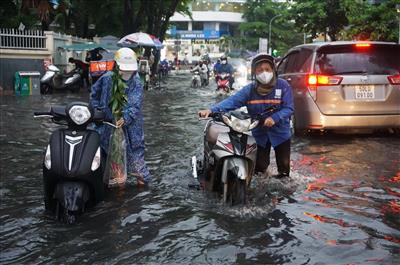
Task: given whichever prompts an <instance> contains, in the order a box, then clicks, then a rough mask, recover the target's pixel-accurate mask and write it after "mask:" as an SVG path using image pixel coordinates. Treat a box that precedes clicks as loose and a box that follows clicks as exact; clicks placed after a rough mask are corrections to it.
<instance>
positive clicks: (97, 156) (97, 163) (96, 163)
mask: <svg viewBox="0 0 400 265" xmlns="http://www.w3.org/2000/svg"><path fill="white" fill-rule="evenodd" d="M100 161H101V156H100V147H99V148H97V151H96V154H95V155H94V158H93V162H92V167H91V169H92V171H96V170H97V169H98V168H99V167H100Z"/></svg>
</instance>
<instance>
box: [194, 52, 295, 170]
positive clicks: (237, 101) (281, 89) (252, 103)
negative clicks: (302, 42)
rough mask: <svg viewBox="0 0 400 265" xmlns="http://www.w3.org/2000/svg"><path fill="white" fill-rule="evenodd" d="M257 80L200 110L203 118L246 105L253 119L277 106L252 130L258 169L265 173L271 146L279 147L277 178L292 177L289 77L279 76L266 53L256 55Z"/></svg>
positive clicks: (253, 66) (254, 73)
mask: <svg viewBox="0 0 400 265" xmlns="http://www.w3.org/2000/svg"><path fill="white" fill-rule="evenodd" d="M251 75H252V79H253V82H252V83H250V84H248V85H246V86H245V87H243V88H242V89H241V90H239V91H238V92H237V93H236V94H235V95H232V96H230V97H229V98H227V99H225V100H223V101H222V102H220V103H218V104H216V105H214V106H212V107H211V108H210V109H208V110H201V111H199V113H198V114H199V116H200V117H208V115H209V114H210V113H212V112H228V111H231V110H235V109H237V108H240V107H243V106H246V107H247V110H248V112H249V114H250V115H251V117H252V118H256V117H257V116H258V115H259V114H262V113H263V112H264V111H265V110H266V109H268V108H270V107H272V106H275V107H276V108H277V110H276V111H275V112H274V113H273V114H272V115H270V116H269V117H267V118H266V119H265V120H264V121H263V124H262V125H261V126H258V127H256V128H255V129H253V130H252V134H253V136H254V138H255V140H256V142H257V147H258V149H257V162H256V172H265V171H266V170H267V168H268V166H269V164H270V149H271V146H272V147H273V148H274V150H275V156H276V163H277V166H278V174H277V175H275V176H274V177H276V178H282V177H288V176H289V173H290V137H291V132H290V122H289V120H290V117H291V115H292V114H293V110H294V106H293V96H292V88H291V87H290V85H289V83H287V82H286V81H285V80H283V79H280V78H278V76H277V73H276V70H275V63H274V58H273V57H272V56H270V55H268V54H266V53H260V54H258V55H256V56H255V57H254V58H253V60H252V62H251Z"/></svg>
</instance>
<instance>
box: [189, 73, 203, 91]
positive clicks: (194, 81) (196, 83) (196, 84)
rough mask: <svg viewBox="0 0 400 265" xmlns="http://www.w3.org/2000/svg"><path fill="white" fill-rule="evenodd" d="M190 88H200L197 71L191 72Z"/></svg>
mask: <svg viewBox="0 0 400 265" xmlns="http://www.w3.org/2000/svg"><path fill="white" fill-rule="evenodd" d="M190 86H191V87H200V86H201V78H200V72H199V71H198V70H195V71H194V72H193V76H192V82H191V84H190Z"/></svg>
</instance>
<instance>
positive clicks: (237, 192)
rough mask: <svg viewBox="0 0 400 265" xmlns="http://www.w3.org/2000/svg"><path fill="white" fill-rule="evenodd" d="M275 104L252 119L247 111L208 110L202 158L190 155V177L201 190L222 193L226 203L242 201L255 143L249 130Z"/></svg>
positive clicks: (253, 164)
mask: <svg viewBox="0 0 400 265" xmlns="http://www.w3.org/2000/svg"><path fill="white" fill-rule="evenodd" d="M275 110H276V107H272V108H269V109H267V110H266V111H265V112H264V113H262V114H261V115H259V116H258V117H257V118H256V119H252V118H251V117H250V115H249V114H248V113H247V112H243V111H231V112H228V113H224V114H222V113H212V114H211V115H210V116H209V117H211V118H212V119H211V120H209V122H208V123H207V125H206V127H205V130H204V157H203V161H202V162H200V161H198V160H197V158H196V157H195V156H194V157H192V169H193V177H194V178H196V179H198V180H199V181H200V183H201V184H202V186H203V187H204V189H205V190H207V191H213V192H217V193H219V194H222V197H223V201H224V202H225V203H229V204H230V205H235V204H244V203H246V194H247V189H248V187H249V186H250V182H251V179H252V177H253V174H254V169H255V164H256V155H257V144H256V141H255V139H254V137H253V136H251V134H250V133H249V132H250V130H252V129H254V128H255V127H257V126H258V125H259V124H262V123H263V121H264V120H265V118H267V117H268V116H270V115H272V113H273V112H274V111H275Z"/></svg>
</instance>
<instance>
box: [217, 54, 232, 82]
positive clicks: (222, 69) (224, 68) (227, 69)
mask: <svg viewBox="0 0 400 265" xmlns="http://www.w3.org/2000/svg"><path fill="white" fill-rule="evenodd" d="M220 60H221V65H220V66H219V67H218V69H216V72H217V76H216V78H215V82H218V79H219V77H218V74H221V73H228V74H229V87H230V88H233V83H234V82H235V79H234V78H233V67H232V65H230V64H229V63H228V58H227V57H226V56H225V55H223V56H221V58H220Z"/></svg>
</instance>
